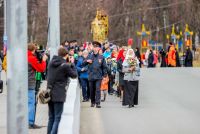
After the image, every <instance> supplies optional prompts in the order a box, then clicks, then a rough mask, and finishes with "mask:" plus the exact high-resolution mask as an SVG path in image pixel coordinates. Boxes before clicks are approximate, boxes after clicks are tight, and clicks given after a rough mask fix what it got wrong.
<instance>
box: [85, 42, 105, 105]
mask: <svg viewBox="0 0 200 134" xmlns="http://www.w3.org/2000/svg"><path fill="white" fill-rule="evenodd" d="M93 46H94V48H93V51H94V53H93V54H90V56H89V57H88V59H87V61H86V62H84V63H83V64H88V80H89V87H90V98H91V107H94V106H95V104H96V108H101V105H100V102H101V91H100V86H101V81H102V79H103V77H104V78H105V77H106V76H107V65H106V62H105V59H104V57H103V56H102V55H99V50H100V47H101V44H100V43H99V42H93Z"/></svg>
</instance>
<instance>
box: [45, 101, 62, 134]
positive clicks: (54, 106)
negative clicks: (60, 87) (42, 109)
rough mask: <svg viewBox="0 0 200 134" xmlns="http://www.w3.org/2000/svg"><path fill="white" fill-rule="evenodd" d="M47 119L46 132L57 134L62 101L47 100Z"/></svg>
mask: <svg viewBox="0 0 200 134" xmlns="http://www.w3.org/2000/svg"><path fill="white" fill-rule="evenodd" d="M48 106H49V121H48V128H47V134H57V132H58V126H59V123H60V119H61V116H62V112H63V106H64V102H49V103H48Z"/></svg>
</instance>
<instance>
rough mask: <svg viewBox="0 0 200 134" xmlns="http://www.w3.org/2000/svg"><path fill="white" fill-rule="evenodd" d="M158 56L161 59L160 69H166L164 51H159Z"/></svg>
mask: <svg viewBox="0 0 200 134" xmlns="http://www.w3.org/2000/svg"><path fill="white" fill-rule="evenodd" d="M160 55H161V58H162V60H161V65H160V67H166V66H167V63H166V53H165V52H164V51H161V52H160Z"/></svg>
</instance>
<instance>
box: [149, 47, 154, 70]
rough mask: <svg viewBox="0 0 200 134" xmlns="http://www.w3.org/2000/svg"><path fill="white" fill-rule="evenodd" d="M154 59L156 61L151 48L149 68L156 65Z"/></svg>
mask: <svg viewBox="0 0 200 134" xmlns="http://www.w3.org/2000/svg"><path fill="white" fill-rule="evenodd" d="M153 61H154V55H153V51H152V50H150V53H149V57H148V68H152V67H154V64H153Z"/></svg>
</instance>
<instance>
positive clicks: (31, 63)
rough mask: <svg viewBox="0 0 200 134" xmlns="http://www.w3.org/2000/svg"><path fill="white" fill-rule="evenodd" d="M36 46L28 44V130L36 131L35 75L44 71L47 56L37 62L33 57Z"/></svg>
mask: <svg viewBox="0 0 200 134" xmlns="http://www.w3.org/2000/svg"><path fill="white" fill-rule="evenodd" d="M35 51H36V46H35V44H33V43H30V44H28V111H29V114H28V115H29V118H28V119H29V128H30V129H36V128H40V126H38V125H35V104H36V100H35V98H36V97H35V94H36V93H35V87H36V79H35V73H36V71H37V72H44V71H45V69H46V60H47V56H46V55H44V56H43V57H42V61H41V62H39V60H38V59H37V57H36V56H35Z"/></svg>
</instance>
